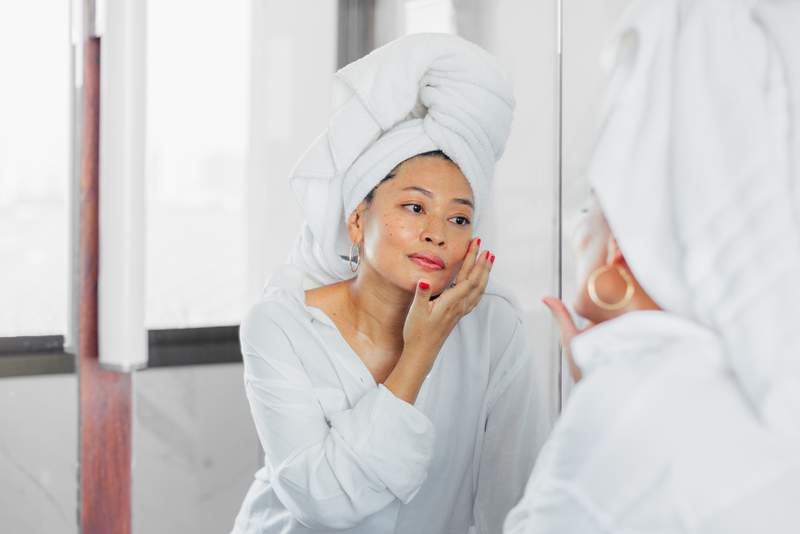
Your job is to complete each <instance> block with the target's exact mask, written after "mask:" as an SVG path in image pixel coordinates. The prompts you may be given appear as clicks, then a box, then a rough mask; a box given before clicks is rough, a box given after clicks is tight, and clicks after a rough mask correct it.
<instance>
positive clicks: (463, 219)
mask: <svg viewBox="0 0 800 534" xmlns="http://www.w3.org/2000/svg"><path fill="white" fill-rule="evenodd" d="M450 220H451V221H453V222H454V223H456V224H457V225H459V226H464V225H466V224H469V219H467V218H466V217H462V216H461V215H459V216H457V217H452V218H451V219H450Z"/></svg>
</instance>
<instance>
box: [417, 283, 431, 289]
mask: <svg viewBox="0 0 800 534" xmlns="http://www.w3.org/2000/svg"><path fill="white" fill-rule="evenodd" d="M419 287H420V289H428V288H429V287H431V285H430V284H429V283H428V282H420V283H419Z"/></svg>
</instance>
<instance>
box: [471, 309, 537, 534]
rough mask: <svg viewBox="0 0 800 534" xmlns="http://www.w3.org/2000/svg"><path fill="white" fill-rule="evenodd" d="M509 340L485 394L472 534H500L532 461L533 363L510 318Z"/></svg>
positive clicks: (518, 324) (517, 326)
mask: <svg viewBox="0 0 800 534" xmlns="http://www.w3.org/2000/svg"><path fill="white" fill-rule="evenodd" d="M508 320H509V322H513V323H514V327H513V334H512V335H511V338H510V341H509V342H508V345H507V346H506V348H505V350H504V351H503V353H502V356H501V357H500V359H499V361H498V363H497V366H496V368H495V370H494V372H493V373H492V378H491V380H490V383H489V388H488V391H487V401H486V402H487V418H486V428H485V433H484V436H483V445H482V448H481V457H480V460H479V462H480V463H479V474H478V483H477V493H476V496H475V506H474V518H475V528H476V531H477V533H478V534H496V533H499V532H501V531H502V529H503V521H504V519H505V517H506V515H507V514H508V512H509V510H511V508H512V507H513V506H514V505H515V504H516V503H517V502H518V501H519V500H520V498H521V497H522V495H523V492H524V490H525V485H526V483H527V481H528V477H529V476H530V473H531V470H532V468H533V464H534V461H535V458H536V452H537V450H536V445H535V443H536V439H535V435H534V432H535V428H536V427H535V410H534V401H535V398H534V391H533V387H532V384H533V375H532V372H533V358H532V354H531V353H530V351H529V347H528V345H527V341H526V335H525V328H524V326H523V324H522V321H521V320H520V318H519V317H518V316H517V315H515V316H514V317H513V318H511V317H509V318H508Z"/></svg>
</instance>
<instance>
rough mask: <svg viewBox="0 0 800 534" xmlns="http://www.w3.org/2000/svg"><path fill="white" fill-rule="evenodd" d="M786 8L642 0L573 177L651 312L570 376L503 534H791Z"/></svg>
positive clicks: (792, 72)
mask: <svg viewBox="0 0 800 534" xmlns="http://www.w3.org/2000/svg"><path fill="white" fill-rule="evenodd" d="M798 58H800V2H798V1H797V0H761V1H759V0H650V1H646V0H639V1H635V2H633V3H632V4H631V6H630V9H629V10H628V12H627V13H626V15H625V16H624V17H623V20H622V21H621V23H620V26H619V30H618V39H617V53H616V62H615V65H614V68H613V70H612V72H611V78H610V84H609V89H608V93H607V102H606V105H607V107H606V109H605V116H604V121H603V127H602V130H601V133H600V136H599V138H598V140H597V144H596V146H595V149H594V153H593V156H592V159H591V161H590V164H589V166H588V169H587V173H588V178H589V181H590V183H591V185H592V187H593V189H594V191H595V193H596V195H597V198H598V200H599V202H600V204H601V206H602V209H603V212H604V214H605V216H606V218H607V219H608V222H609V226H610V228H611V230H612V233H613V234H614V237H615V238H616V239H617V242H618V243H619V246H620V249H621V251H622V253H623V255H624V256H625V259H626V261H627V263H628V265H629V266H630V268H631V270H632V272H633V274H634V275H635V276H636V279H637V280H638V281H639V282H640V284H641V285H642V286H643V288H644V289H645V291H647V293H648V294H649V295H650V296H651V297H652V298H653V299H654V300H655V301H656V303H658V304H659V306H660V307H661V308H662V309H664V310H667V311H664V312H647V313H634V314H627V315H624V316H623V317H621V318H618V319H615V320H613V321H609V322H606V323H603V324H601V325H599V326H597V327H594V328H592V329H590V330H588V331H587V332H585V333H583V334H580V335H579V336H576V337H575V338H574V340H573V344H572V349H573V352H574V354H575V358H576V360H577V363H578V365H580V366H581V367H582V369H583V371H584V378H583V380H582V381H581V382H580V383H579V384H578V385H577V387H576V388H575V390H574V392H573V395H572V397H571V398H570V399H569V400H568V402H567V404H566V406H565V409H564V412H563V414H562V416H561V419H560V421H559V422H558V425H557V427H556V428H555V430H554V431H553V434H552V436H551V437H550V439H549V441H548V443H547V444H546V445H545V451H544V452H543V453H542V454H541V456H540V458H539V460H538V462H537V466H536V468H535V470H534V473H533V475H532V477H531V480H530V483H529V485H528V488H527V490H526V495H525V498H524V499H523V500H522V501H521V502H520V503H519V505H518V506H517V507H516V508H515V509H514V511H513V512H512V513H511V514H510V515H509V517H508V519H507V522H506V525H505V532H506V533H507V534H539V533H553V534H572V533H575V534H577V533H581V534H591V533H599V532H614V533H627V532H670V533H672V532H675V533H678V532H697V533H703V534H715V533H719V534H722V533H738V532H741V533H743V534H744V533H754V532H769V533H770V534H777V533H786V534H797V533H800V469H799V468H798V465H799V464H800V328H798V326H797V321H798V319H800V283H799V282H798V281H799V280H800V112H799V111H798V110H800V64H799V63H798Z"/></svg>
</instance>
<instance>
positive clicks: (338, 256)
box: [270, 34, 514, 285]
mask: <svg viewBox="0 0 800 534" xmlns="http://www.w3.org/2000/svg"><path fill="white" fill-rule="evenodd" d="M334 85H335V87H334V101H335V106H334V107H335V109H336V111H335V112H334V114H333V116H332V117H331V119H330V123H329V125H328V128H327V130H326V131H325V132H324V133H323V134H322V135H321V136H320V137H319V138H317V139H316V141H314V143H313V144H312V145H311V147H310V148H309V149H308V150H307V151H306V153H305V154H304V155H303V156H302V157H301V159H300V161H299V162H298V163H297V165H296V167H295V169H294V170H293V171H292V175H291V183H292V188H293V190H294V191H295V194H296V195H297V197H298V199H299V201H300V204H301V206H302V209H303V213H304V215H305V218H306V222H305V225H304V228H303V230H302V232H301V234H300V236H299V237H298V239H297V241H296V243H295V246H294V249H293V251H292V254H291V256H290V259H289V263H290V264H291V265H292V266H294V268H295V272H296V273H298V274H301V275H302V276H304V277H305V278H306V279H307V280H308V281H309V284H310V285H321V284H329V283H333V282H337V281H340V280H346V279H348V278H351V277H352V276H353V273H352V272H351V271H350V269H349V267H348V262H347V260H346V259H343V258H347V257H348V255H349V251H350V247H351V243H350V240H349V238H348V234H347V227H346V220H347V217H348V216H349V214H350V213H351V212H352V210H353V209H355V207H356V206H357V205H358V204H359V203H360V202H361V201H362V200H363V199H364V196H366V194H367V193H369V191H370V190H371V189H372V188H373V187H374V186H375V185H377V184H378V183H379V182H380V181H381V180H382V179H383V178H384V177H385V176H386V175H387V174H388V173H389V171H391V170H392V168H394V167H395V166H396V165H397V164H399V163H400V162H402V161H404V160H406V159H408V158H410V157H413V156H415V155H417V154H421V153H423V152H428V151H432V150H441V151H442V152H444V153H445V154H446V155H447V156H448V157H450V159H452V160H453V161H454V162H455V163H456V164H457V165H458V166H459V168H460V169H461V171H462V172H463V173H464V175H465V176H466V177H467V180H468V181H469V183H470V186H471V187H472V192H473V196H474V199H475V208H476V211H475V217H474V219H475V220H474V221H473V222H474V224H476V225H477V221H478V220H479V219H480V211H481V208H482V207H483V206H484V205H485V203H486V196H487V193H488V189H489V183H490V181H491V178H492V175H493V173H494V166H495V162H496V160H497V159H499V158H500V156H501V155H502V153H503V149H504V147H505V143H506V140H507V138H508V134H509V131H510V128H511V118H512V114H513V108H514V99H513V95H512V90H511V85H510V83H509V81H508V80H507V78H506V77H505V76H504V75H503V73H502V72H501V70H500V68H499V66H498V64H497V63H496V61H495V60H494V58H493V57H492V56H491V55H489V54H488V53H487V52H486V51H484V50H483V49H481V48H480V47H478V46H477V45H475V44H473V43H470V42H468V41H465V40H464V39H461V38H460V37H456V36H453V35H448V34H415V35H409V36H406V37H402V38H400V39H397V40H396V41H393V42H391V43H389V44H387V45H385V46H383V47H381V48H379V49H377V50H375V51H373V52H372V53H370V54H369V55H367V56H365V57H363V58H361V59H359V60H357V61H355V62H353V63H351V64H350V65H347V66H346V67H344V68H342V69H341V70H340V71H339V72H337V73H336V75H335V76H334ZM281 280H284V279H283V278H282V277H281ZM276 283H278V282H277V281H276V280H271V281H270V284H271V285H274V284H276Z"/></svg>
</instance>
